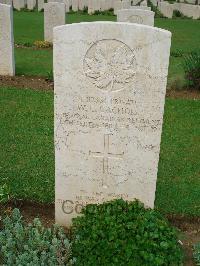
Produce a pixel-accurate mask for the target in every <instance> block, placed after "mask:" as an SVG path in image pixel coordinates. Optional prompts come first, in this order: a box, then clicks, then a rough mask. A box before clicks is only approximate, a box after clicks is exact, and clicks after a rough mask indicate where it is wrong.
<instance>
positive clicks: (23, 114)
mask: <svg viewBox="0 0 200 266" xmlns="http://www.w3.org/2000/svg"><path fill="white" fill-rule="evenodd" d="M199 109H200V101H193V100H181V99H180V100H173V99H167V101H166V106H165V117H164V128H163V135H162V144H161V153H160V163H159V171H158V183H157V192H156V207H158V208H159V209H160V210H162V212H163V213H179V214H189V215H200V199H199V193H200V164H199V161H200V153H199V150H200V116H199ZM0 128H1V131H0V139H1V141H0V149H1V153H0V162H1V164H0V167H1V179H0V184H3V183H4V182H6V183H7V184H8V185H9V187H10V191H11V196H13V197H15V198H18V199H29V200H35V201H40V202H53V201H54V146H53V93H52V92H46V91H34V90H28V89H27V90H24V89H23V90H22V89H21V90H20V89H14V88H1V89H0Z"/></svg>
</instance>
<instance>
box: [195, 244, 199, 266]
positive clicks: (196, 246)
mask: <svg viewBox="0 0 200 266" xmlns="http://www.w3.org/2000/svg"><path fill="white" fill-rule="evenodd" d="M194 259H195V261H196V265H198V266H199V265H200V242H199V243H198V244H196V245H195V246H194Z"/></svg>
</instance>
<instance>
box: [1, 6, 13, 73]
mask: <svg viewBox="0 0 200 266" xmlns="http://www.w3.org/2000/svg"><path fill="white" fill-rule="evenodd" d="M0 33H1V34H0V75H6V76H14V75H15V59H14V38H13V10H12V7H11V6H10V5H4V4H0Z"/></svg>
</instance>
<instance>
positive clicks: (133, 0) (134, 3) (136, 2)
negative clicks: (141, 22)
mask: <svg viewBox="0 0 200 266" xmlns="http://www.w3.org/2000/svg"><path fill="white" fill-rule="evenodd" d="M139 2H140V0H132V1H131V4H132V6H136V5H137V4H138V3H139Z"/></svg>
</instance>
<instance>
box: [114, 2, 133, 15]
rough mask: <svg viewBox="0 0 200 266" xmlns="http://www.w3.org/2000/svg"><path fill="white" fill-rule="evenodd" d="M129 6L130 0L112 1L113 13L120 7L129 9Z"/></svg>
mask: <svg viewBox="0 0 200 266" xmlns="http://www.w3.org/2000/svg"><path fill="white" fill-rule="evenodd" d="M130 6H131V1H129V0H123V1H118V0H117V1H115V2H114V14H115V15H117V11H118V10H120V9H129V8H130Z"/></svg>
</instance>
